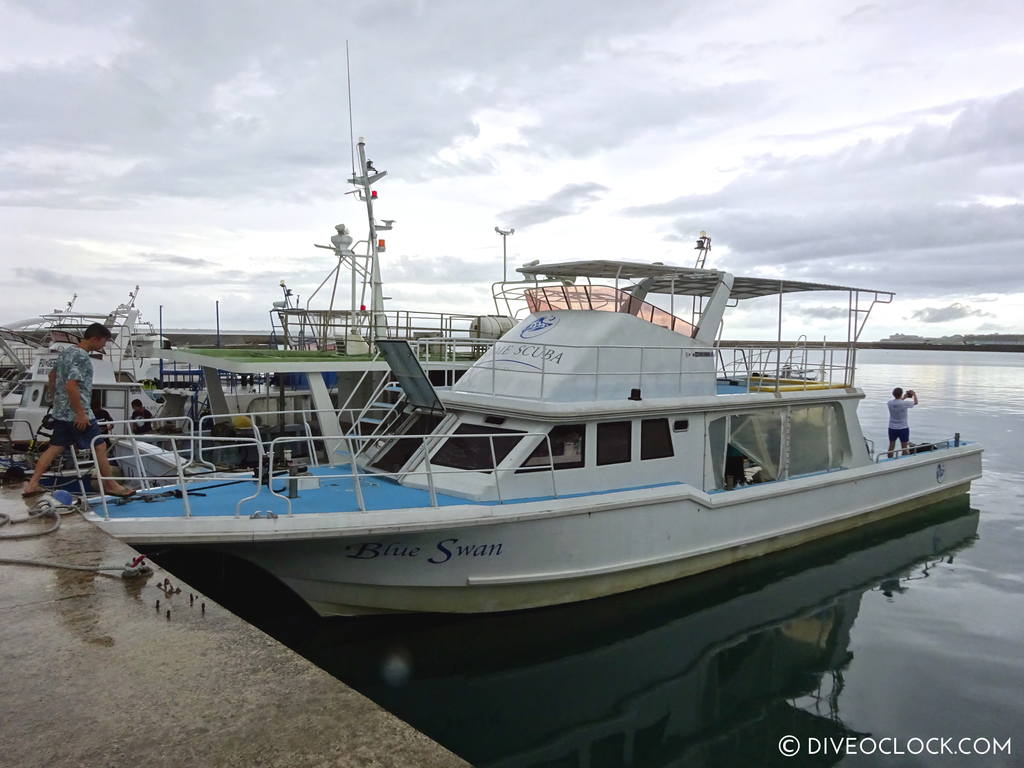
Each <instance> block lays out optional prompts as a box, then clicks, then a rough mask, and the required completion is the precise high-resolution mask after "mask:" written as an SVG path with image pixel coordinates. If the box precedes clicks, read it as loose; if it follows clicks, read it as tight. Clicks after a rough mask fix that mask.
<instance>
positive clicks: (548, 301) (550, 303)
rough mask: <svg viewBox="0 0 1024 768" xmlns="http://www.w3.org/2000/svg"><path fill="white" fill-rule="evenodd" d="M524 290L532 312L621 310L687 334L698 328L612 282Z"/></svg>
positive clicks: (689, 335) (691, 334)
mask: <svg viewBox="0 0 1024 768" xmlns="http://www.w3.org/2000/svg"><path fill="white" fill-rule="evenodd" d="M523 294H524V295H525V297H526V304H527V306H528V307H529V308H530V312H551V311H556V310H562V309H574V310H592V311H597V312H621V313H623V314H627V315H633V316H634V317H638V318H640V319H641V320H646V321H647V322H649V323H652V324H653V325H657V326H660V327H662V328H667V329H668V330H670V331H675V332H676V333H679V334H682V335H683V336H687V337H692V336H693V333H694V331H695V330H696V329H695V328H694V326H693V325H692V324H691V323H688V322H686V321H685V320H681V319H680V318H678V317H676V316H675V315H673V314H671V313H670V312H666V311H665V310H664V309H661V308H660V307H656V306H654V305H653V304H650V303H648V302H646V301H643V300H642V299H637V298H635V297H634V296H632V295H631V294H629V293H626V291H622V290H619V289H618V288H613V287H611V286H610V285H561V286H550V285H548V286H542V287H538V288H527V289H525V290H524V291H523Z"/></svg>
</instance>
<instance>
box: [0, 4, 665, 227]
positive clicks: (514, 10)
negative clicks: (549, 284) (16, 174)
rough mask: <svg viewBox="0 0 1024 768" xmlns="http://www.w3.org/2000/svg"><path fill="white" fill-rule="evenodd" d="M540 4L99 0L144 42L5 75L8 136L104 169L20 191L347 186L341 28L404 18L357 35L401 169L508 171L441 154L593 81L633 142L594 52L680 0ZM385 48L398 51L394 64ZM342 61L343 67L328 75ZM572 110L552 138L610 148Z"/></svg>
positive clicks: (3, 128)
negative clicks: (490, 120)
mask: <svg viewBox="0 0 1024 768" xmlns="http://www.w3.org/2000/svg"><path fill="white" fill-rule="evenodd" d="M111 5H114V4H111ZM24 9H25V10H26V11H27V12H31V13H36V14H38V15H39V17H40V19H42V20H44V21H47V20H52V19H54V18H73V19H75V20H76V22H77V23H80V24H82V23H88V21H89V16H90V15H89V14H86V13H84V12H83V11H82V10H81V9H80V8H79V7H78V6H77V5H76V4H74V3H65V2H60V0H48V2H46V3H45V5H43V4H33V3H25V4H24ZM58 9H63V10H58ZM525 10H526V9H525V7H522V6H520V5H519V4H516V3H511V4H506V5H497V6H495V5H486V4H484V5H481V4H477V5H472V4H471V5H468V6H467V5H466V4H465V3H461V2H455V1H454V0H442V1H441V2H436V3H431V4H430V6H429V9H428V8H426V7H424V6H422V5H421V4H419V3H415V2H391V3H387V4H384V5H381V4H379V3H376V2H370V0H357V1H356V2H353V3H348V4H345V6H344V7H342V6H329V5H328V6H325V5H323V4H322V3H317V2H311V1H310V2H307V1H303V0H297V2H296V3H293V4H291V5H290V6H289V7H288V8H285V7H283V6H277V5H274V4H262V5H261V7H260V10H259V12H258V13H238V12H237V9H236V8H234V7H232V6H229V5H219V4H184V5H182V4H178V5H175V6H173V7H172V6H163V5H161V4H145V3H136V2H126V3H122V4H120V5H119V6H118V7H117V11H116V12H114V11H112V10H111V9H110V8H106V9H104V10H98V11H97V12H96V13H95V14H94V15H93V16H92V18H91V21H92V23H93V24H104V25H106V24H109V23H110V22H109V17H111V16H113V17H115V18H116V19H117V24H118V29H119V35H120V36H121V37H123V38H124V39H125V40H127V41H130V42H131V43H132V44H131V45H126V46H125V49H124V50H122V51H120V52H119V53H117V55H115V56H114V57H113V58H112V59H111V60H109V61H102V62H101V63H96V62H89V61H79V62H76V63H75V65H74V66H47V67H44V66H39V65H35V66H33V67H22V68H16V69H9V70H5V71H2V72H0V103H3V104H4V105H5V109H4V112H3V114H2V115H0V142H2V143H3V145H5V146H6V147H7V148H9V149H10V150H11V151H12V152H14V153H19V152H20V153H31V152H32V151H33V149H34V148H35V147H44V148H51V149H60V150H67V149H71V148H73V149H74V150H75V151H78V152H82V153H83V154H86V155H88V157H89V158H90V159H91V160H94V161H95V164H96V165H97V166H98V168H97V169H96V170H95V171H93V172H92V173H86V174H82V175H81V177H80V178H76V179H65V180H63V182H62V183H59V182H55V181H54V180H52V179H45V178H40V179H38V184H37V185H33V184H32V182H31V180H26V182H25V184H26V186H27V187H34V186H41V187H42V188H43V190H44V191H39V190H36V191H35V192H34V194H33V195H30V196H26V194H25V193H24V192H20V191H19V190H10V191H9V192H8V194H7V195H6V196H5V198H6V199H7V202H8V204H12V205H15V204H16V205H33V204H37V205H48V206H53V207H57V206H62V205H76V204H82V205H99V204H101V203H97V202H96V199H97V198H100V199H102V198H103V197H104V196H106V195H110V196H115V197H116V196H121V197H127V198H131V197H133V196H134V197H152V196H159V195H173V196H190V197H197V198H204V197H206V198H216V197H257V198H261V199H267V198H271V197H273V198H282V197H283V198H292V199H311V198H317V197H321V198H322V197H325V196H328V195H333V194H336V191H337V190H338V188H339V187H341V186H343V176H344V174H345V172H346V170H347V166H348V159H349V146H348V131H347V125H348V115H347V110H346V105H347V99H346V97H345V46H344V44H343V43H340V42H339V41H341V40H343V39H344V36H343V35H341V36H340V35H339V33H338V30H339V29H345V28H352V27H356V28H362V29H367V30H386V34H375V35H374V36H373V43H372V47H370V46H361V45H360V44H359V43H358V42H356V43H355V44H354V45H353V46H352V48H353V55H352V83H353V94H352V95H353V106H354V113H355V122H356V130H357V131H360V132H362V131H363V130H365V128H364V127H363V126H369V127H372V131H373V133H372V135H371V139H372V141H373V142H374V144H375V145H376V146H381V147H386V148H387V151H388V157H387V158H384V157H381V158H376V159H378V160H379V162H378V167H392V168H396V169H401V173H402V174H403V175H404V176H405V177H406V178H414V179H426V178H430V177H433V176H436V175H438V174H449V175H450V174H459V173H470V174H480V173H492V172H493V170H494V167H495V166H494V160H493V158H491V157H487V156H485V157H481V158H460V159H458V160H455V161H451V162H443V161H441V160H439V159H438V157H437V155H438V152H439V151H440V150H442V149H443V148H445V147H448V146H451V145H453V143H455V142H456V140H457V139H459V138H472V137H473V136H475V135H476V133H477V131H478V128H477V126H476V125H475V124H474V121H473V118H474V115H475V114H476V113H477V112H479V111H480V110H483V109H499V110H500V109H502V108H503V107H504V106H506V105H509V106H514V105H518V104H520V103H525V104H537V105H538V106H539V107H540V108H541V110H543V109H546V108H547V107H549V106H551V105H557V104H558V103H559V101H560V100H562V99H563V96H564V95H565V94H567V93H573V92H577V91H580V90H587V91H588V92H590V93H591V96H590V97H589V102H588V112H587V115H586V117H587V119H588V120H589V119H590V117H594V118H596V119H604V120H605V121H608V122H617V123H618V124H620V128H619V129H617V131H618V132H617V133H616V134H615V137H614V138H612V139H611V140H612V141H617V140H618V136H619V135H621V133H620V132H621V130H622V129H623V127H624V123H625V122H628V120H627V118H625V117H623V116H622V113H623V112H627V113H628V112H629V111H630V109H629V105H620V106H619V108H618V109H617V110H610V109H607V106H606V104H607V99H606V98H605V96H604V95H603V94H595V93H593V91H592V89H587V88H584V89H581V88H580V87H579V86H580V82H581V81H584V80H585V79H587V78H588V77H593V75H592V74H591V73H590V72H589V71H588V68H589V67H591V66H592V65H591V64H590V63H588V62H587V60H586V58H587V55H588V53H589V52H590V51H592V50H593V49H594V48H595V47H597V48H601V47H602V46H603V45H604V44H605V41H606V40H607V39H608V38H609V37H610V36H612V35H625V34H629V33H630V32H631V31H634V30H635V31H640V30H643V29H646V28H647V27H648V25H650V24H652V23H653V24H657V23H667V22H669V21H670V20H671V19H672V18H673V17H674V16H676V15H678V14H679V12H680V11H679V10H678V9H677V8H676V7H675V4H674V3H671V2H668V1H667V0H658V1H657V2H652V3H650V4H648V6H647V7H646V8H645V13H644V14H635V13H632V12H631V11H630V9H626V8H623V7H621V6H620V5H619V4H617V3H613V2H605V3H598V4H597V7H596V8H594V7H591V6H588V7H587V12H586V13H580V12H579V11H580V7H579V6H577V5H576V4H574V3H556V4H549V5H547V6H545V7H544V8H538V7H536V6H534V5H530V6H529V12H525ZM592 11H593V12H592ZM101 16H102V18H101ZM566 29H572V30H573V34H572V35H566V34H565V30H566ZM438 40H443V41H444V55H443V56H438V55H436V45H437V41H438ZM510 51H516V52H518V55H510V54H509V52H510ZM380 61H386V62H387V67H386V70H384V69H382V68H381V67H379V66H378V62H380ZM383 71H389V72H400V73H401V76H400V77H385V76H383V75H382V74H381V72H383ZM325 72H326V73H331V72H333V73H335V74H336V77H335V78H334V79H333V80H332V79H331V78H330V77H329V76H328V77H326V78H325V74H324V73H325ZM667 96H668V97H669V98H667V99H665V102H666V103H668V104H671V103H672V99H671V94H668V95H667ZM649 101H650V106H649V107H647V108H646V109H644V110H638V112H639V116H640V117H644V115H645V113H646V117H647V118H653V117H654V116H655V113H656V112H657V109H656V107H657V105H658V103H659V101H660V96H658V95H654V96H652V97H651V98H650V99H649ZM623 106H625V107H627V108H625V109H624V108H623ZM633 107H634V108H637V105H633ZM282 115H287V119H281V116H282ZM557 117H558V116H557V115H552V118H553V120H552V121H551V122H550V123H548V122H547V121H546V124H545V129H544V134H543V136H548V137H550V138H549V139H545V138H543V136H542V137H539V141H538V143H539V144H540V145H541V146H540V147H538V150H537V151H539V152H541V153H543V152H544V151H546V150H545V149H544V147H545V146H549V147H552V148H556V149H557V150H558V151H566V150H567V148H574V147H577V146H582V145H584V144H585V145H588V146H596V145H598V144H600V145H603V146H606V145H607V141H608V139H602V138H600V137H599V136H596V135H595V136H594V137H591V139H588V140H587V141H580V140H579V137H574V136H573V135H572V131H571V129H569V128H568V127H567V126H565V125H564V124H563V121H561V120H560V119H557ZM577 122H582V121H578V120H577ZM124 158H132V159H133V160H134V162H133V164H132V165H131V166H130V167H129V168H127V169H122V170H119V171H116V172H115V171H112V170H109V169H106V170H104V169H103V168H102V166H103V163H104V161H114V160H123V159H124ZM76 195H77V196H78V199H76Z"/></svg>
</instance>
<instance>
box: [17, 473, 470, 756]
mask: <svg viewBox="0 0 1024 768" xmlns="http://www.w3.org/2000/svg"><path fill="white" fill-rule="evenodd" d="M25 511H26V509H25V505H24V503H23V502H22V500H21V497H20V493H19V491H18V490H17V489H10V490H2V491H0V512H4V513H6V514H9V515H11V516H12V517H15V518H19V517H24V516H25ZM50 524H51V521H50V520H43V521H32V522H27V523H21V524H18V525H14V526H11V525H8V526H3V527H0V535H3V534H6V533H26V532H30V531H32V530H43V529H45V528H46V527H48V526H49V525H50ZM135 554H136V553H135V552H134V551H133V550H131V549H130V548H129V547H127V546H126V545H124V544H122V543H121V542H118V541H116V540H114V539H111V538H110V537H108V536H107V535H106V534H104V533H102V532H101V531H99V530H98V529H96V528H95V527H94V526H92V525H90V524H89V523H87V522H86V521H85V520H83V519H82V518H81V516H80V515H78V513H72V514H68V515H65V516H64V517H63V518H62V525H61V528H60V530H58V531H57V532H55V533H51V534H49V535H46V536H41V537H36V538H30V539H21V540H0V559H2V558H19V559H33V560H47V561H58V562H62V563H72V564H78V565H89V566H97V565H101V564H102V565H108V564H122V563H125V562H127V561H128V560H130V559H131V558H132V557H133V556H134V555H135ZM153 568H154V572H153V574H152V575H150V576H148V577H142V578H137V579H123V578H121V577H120V576H114V577H111V576H104V575H99V574H97V573H94V572H86V571H74V570H61V569H54V568H44V567H29V566H20V565H7V564H0V664H2V669H0V723H2V724H3V727H2V729H0V766H12V767H13V766H18V768H29V767H30V766H58V765H59V766H89V767H90V768H93V767H99V766H281V767H282V768H285V767H287V768H299V767H301V766H318V768H319V767H323V768H326V767H327V766H374V767H377V766H380V767H382V768H383V767H385V766H396V767H397V766H402V767H403V768H407V767H408V766H444V767H447V766H453V767H454V766H465V765H466V763H465V762H464V761H463V760H461V759H460V758H459V757H457V756H456V755H454V754H452V753H451V752H448V751H447V750H445V749H444V748H443V747H441V746H440V745H438V744H436V743H435V742H433V741H431V740H430V739H428V738H427V737H426V736H424V735H423V734H421V733H420V732H419V731H416V730H415V729H414V728H412V727H411V726H409V725H408V724H406V723H404V722H402V721H401V720H399V719H398V718H396V717H394V716H393V715H391V714H389V713H388V712H386V711H385V710H383V709H381V708H380V707H378V706H377V705H376V704H374V703H373V702H371V701H370V700H369V699H367V698H365V697H363V696H362V695H360V694H359V693H357V692H356V691H354V690H352V689H350V688H348V687H347V686H346V685H345V684H344V683H342V682H340V681H339V680H337V679H335V678H333V677H331V676H330V675H328V674H327V673H326V672H324V671H322V670H321V669H319V668H318V667H316V666H314V665H313V664H311V663H310V662H308V661H306V660H305V659H303V658H302V657H300V656H298V655H297V654H295V653H293V652H292V651H291V650H289V649H288V648H286V647H284V646H282V645H280V644H279V643H277V642H276V641H275V640H273V639H271V638H270V637H268V636H267V635H265V634H263V633H262V632H260V631H259V630H258V629H256V628H254V627H252V626H251V625H249V624H246V623H245V622H244V621H242V620H241V619H239V618H238V617H236V616H235V615H234V614H231V613H229V612H228V611H226V610H225V609H223V608H221V607H220V606H219V605H217V604H216V603H214V602H213V601H212V600H210V599H209V598H207V597H205V596H203V595H201V594H199V593H198V592H196V590H194V589H192V588H190V587H189V586H188V585H187V584H185V583H183V582H181V581H180V580H179V579H178V578H177V577H176V576H174V575H173V574H169V573H166V572H164V571H161V570H160V569H159V568H157V567H156V566H153ZM115 573H116V572H115ZM165 579H169V580H170V584H171V585H172V587H173V588H180V590H181V591H180V592H173V593H171V592H169V591H168V590H165V589H164V588H163V585H164V582H165ZM191 595H194V596H195V598H194V601H192V600H190V596H191ZM158 600H159V608H157V601H158ZM204 604H205V610H204V608H203V606H204ZM168 611H169V612H170V613H169V618H168Z"/></svg>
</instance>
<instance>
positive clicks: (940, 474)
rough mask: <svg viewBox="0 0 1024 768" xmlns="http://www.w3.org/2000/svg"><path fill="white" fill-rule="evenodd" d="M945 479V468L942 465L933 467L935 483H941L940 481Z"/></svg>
mask: <svg viewBox="0 0 1024 768" xmlns="http://www.w3.org/2000/svg"><path fill="white" fill-rule="evenodd" d="M945 477H946V468H945V467H944V466H943V465H942V464H939V465H937V466H936V467H935V482H937V483H941V482H942V480H943V479H944V478H945Z"/></svg>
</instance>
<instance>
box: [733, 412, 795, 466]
mask: <svg viewBox="0 0 1024 768" xmlns="http://www.w3.org/2000/svg"><path fill="white" fill-rule="evenodd" d="M729 421H730V424H729V446H728V447H731V448H732V449H733V450H732V455H733V456H735V455H736V453H737V452H739V453H741V454H742V455H743V457H745V458H746V459H747V460H749V461H750V462H751V463H753V464H755V465H757V466H758V467H760V470H759V471H758V474H759V475H760V480H778V479H779V471H780V469H781V451H782V412H781V411H780V410H778V409H777V408H770V409H766V410H763V411H754V412H753V413H744V414H740V415H737V416H731V417H730V418H729Z"/></svg>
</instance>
